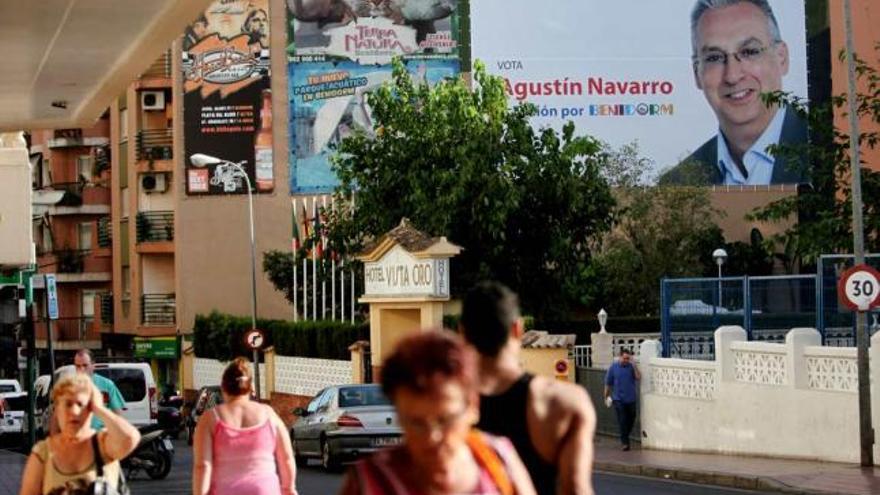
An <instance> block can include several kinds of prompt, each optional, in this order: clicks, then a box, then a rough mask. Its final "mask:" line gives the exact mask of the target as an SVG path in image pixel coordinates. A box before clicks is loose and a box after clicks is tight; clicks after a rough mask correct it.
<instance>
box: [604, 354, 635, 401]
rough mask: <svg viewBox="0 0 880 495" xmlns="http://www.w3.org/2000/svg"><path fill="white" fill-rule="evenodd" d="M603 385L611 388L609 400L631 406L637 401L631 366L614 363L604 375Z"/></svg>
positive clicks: (633, 370) (633, 372)
mask: <svg viewBox="0 0 880 495" xmlns="http://www.w3.org/2000/svg"><path fill="white" fill-rule="evenodd" d="M605 385H607V386H609V387H611V399H612V400H615V401H618V402H623V403H625V404H632V403H634V402H636V401H637V400H638V395H637V394H636V374H635V368H634V367H633V365H632V364H627V365H626V366H623V365H621V364H620V363H619V362H617V361H615V362H614V363H613V364H612V365H611V367H610V368H608V373H606V374H605Z"/></svg>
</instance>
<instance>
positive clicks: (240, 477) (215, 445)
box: [193, 358, 296, 495]
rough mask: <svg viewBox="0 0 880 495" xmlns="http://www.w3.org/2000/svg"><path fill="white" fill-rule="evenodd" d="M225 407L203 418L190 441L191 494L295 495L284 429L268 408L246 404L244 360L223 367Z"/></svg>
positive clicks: (247, 390)
mask: <svg viewBox="0 0 880 495" xmlns="http://www.w3.org/2000/svg"><path fill="white" fill-rule="evenodd" d="M220 388H221V390H222V392H223V400H224V403H223V404H221V405H219V406H217V407H215V408H214V409H212V410H211V413H212V414H204V415H203V416H202V418H201V420H200V421H199V423H198V425H197V426H196V431H195V437H194V439H193V447H194V452H193V494H195V495H233V494H234V495H275V494H279V493H281V494H285V495H296V464H295V462H294V460H293V449H292V448H291V446H290V437H289V436H288V435H287V427H286V426H285V425H284V423H283V422H282V421H281V418H279V417H278V415H277V414H275V411H273V410H272V408H271V407H269V406H267V405H264V404H260V403H258V402H254V401H251V400H250V392H251V377H250V372H249V370H248V367H247V361H246V360H245V359H244V358H237V359H236V360H235V361H233V362H232V363H230V364H229V366H227V367H226V370H225V371H224V372H223V379H222V381H221V384H220Z"/></svg>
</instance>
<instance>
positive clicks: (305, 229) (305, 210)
mask: <svg viewBox="0 0 880 495" xmlns="http://www.w3.org/2000/svg"><path fill="white" fill-rule="evenodd" d="M302 226H303V242H308V240H309V235H310V234H309V208H308V203H306V202H303V223H302ZM305 255H306V257H307V258H308V257H309V256H311V255H312V252H311V250H308V249H307V250H306V253H305Z"/></svg>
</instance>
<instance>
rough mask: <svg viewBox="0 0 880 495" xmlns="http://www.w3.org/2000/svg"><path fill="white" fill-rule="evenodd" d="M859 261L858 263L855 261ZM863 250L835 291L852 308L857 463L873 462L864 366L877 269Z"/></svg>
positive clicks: (878, 299) (878, 283)
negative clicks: (854, 323) (857, 412)
mask: <svg viewBox="0 0 880 495" xmlns="http://www.w3.org/2000/svg"><path fill="white" fill-rule="evenodd" d="M859 261H862V263H860V264H859ZM863 262H864V253H863V254H862V256H861V260H860V259H859V257H858V256H857V257H856V263H857V264H856V265H855V266H854V267H852V268H850V269H849V270H846V271H845V272H843V274H841V276H840V281H839V282H838V283H837V295H838V297H839V298H840V301H841V303H843V304H844V305H845V306H847V307H848V308H850V309H852V310H853V311H856V312H857V313H856V329H855V333H856V345H857V353H856V355H857V366H858V376H859V436H860V443H861V464H862V466H871V465H873V464H874V452H873V449H874V426H873V424H872V421H871V389H870V373H869V371H870V370H869V368H868V326H867V314H866V312H867V311H870V310H871V308H875V307H877V306H878V305H880V272H878V271H877V270H875V269H874V268H871V267H870V266H868V265H866V264H864V263H863Z"/></svg>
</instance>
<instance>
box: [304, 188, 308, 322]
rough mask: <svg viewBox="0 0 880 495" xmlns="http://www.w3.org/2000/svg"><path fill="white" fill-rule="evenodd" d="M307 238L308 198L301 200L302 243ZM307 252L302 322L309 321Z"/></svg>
mask: <svg viewBox="0 0 880 495" xmlns="http://www.w3.org/2000/svg"><path fill="white" fill-rule="evenodd" d="M308 238H309V198H308V197H305V198H303V242H305V241H307V240H308ZM308 259H309V257H308V251H306V256H303V320H308V319H309V265H308Z"/></svg>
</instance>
